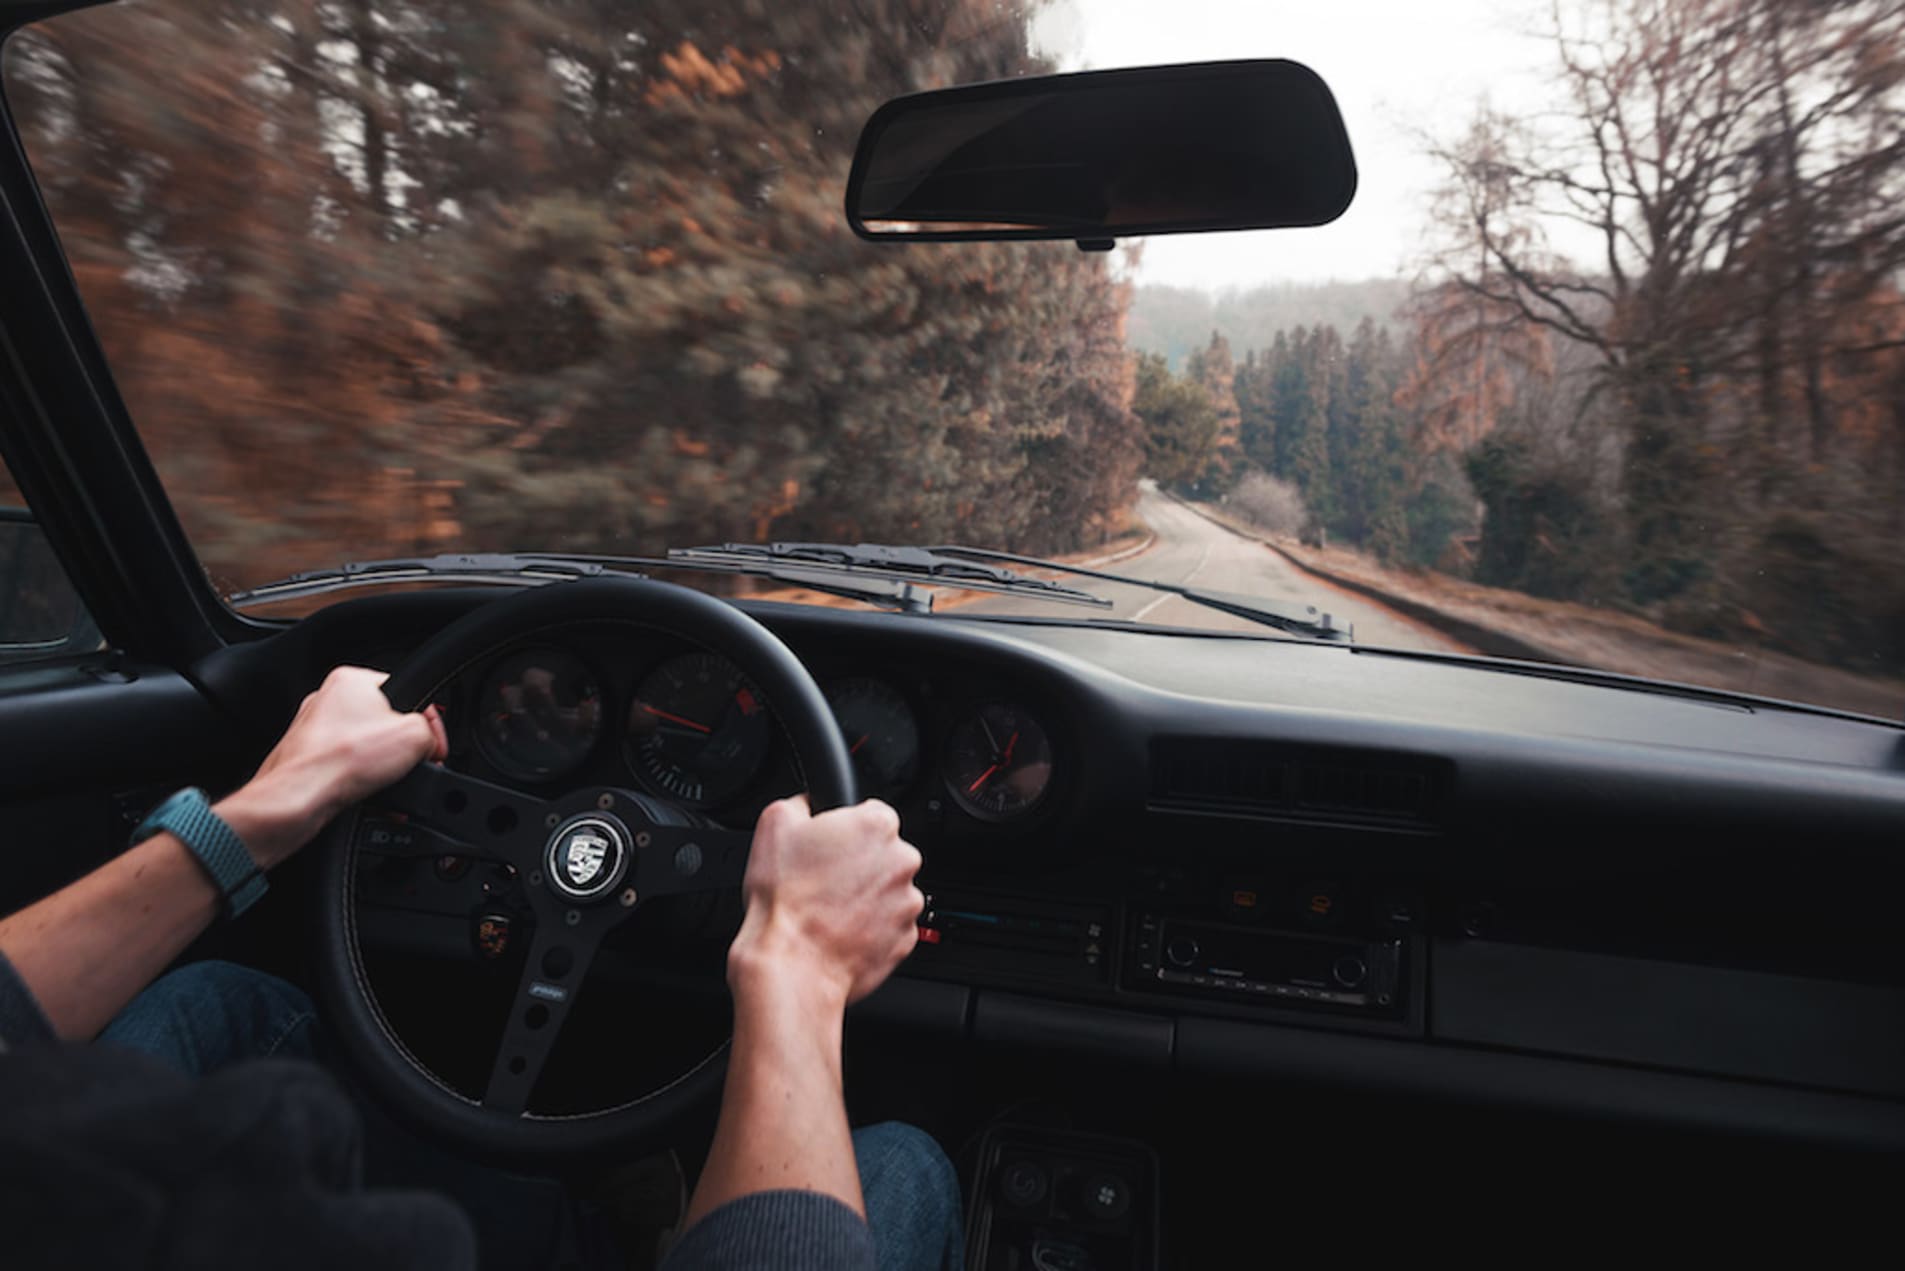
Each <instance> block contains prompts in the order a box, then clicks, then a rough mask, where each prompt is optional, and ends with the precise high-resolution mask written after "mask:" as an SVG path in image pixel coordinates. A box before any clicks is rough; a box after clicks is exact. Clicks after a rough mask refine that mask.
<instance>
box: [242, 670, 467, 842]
mask: <svg viewBox="0 0 1905 1271" xmlns="http://www.w3.org/2000/svg"><path fill="white" fill-rule="evenodd" d="M388 678H389V677H388V676H386V675H385V674H384V673H383V672H381V671H372V670H367V669H365V668H364V667H361V666H340V667H337V668H335V669H334V670H332V672H331V673H330V674H329V675H327V676H325V677H324V683H323V684H322V685H320V686H319V687H318V690H317V691H316V692H315V693H312V694H310V695H309V696H307V697H306V698H305V699H304V703H303V705H301V706H299V707H298V713H297V715H296V717H295V718H293V719H292V721H291V726H290V727H289V728H288V729H286V730H285V734H284V736H283V737H282V738H281V739H280V740H279V742H278V744H277V745H276V746H274V747H273V748H272V751H271V753H270V754H269V755H267V756H266V757H265V761H264V763H263V764H261V765H259V768H258V772H257V774H256V775H255V776H253V777H252V779H251V780H250V781H249V782H247V783H246V784H245V785H244V786H243V787H242V788H241V789H239V790H237V791H235V792H234V793H233V794H232V795H231V796H230V797H229V798H227V799H225V800H223V801H221V803H220V804H219V812H220V814H221V815H223V816H225V818H226V819H227V821H229V822H230V823H231V824H232V827H233V828H234V829H236V830H237V831H238V833H239V836H240V837H241V838H243V839H244V841H245V846H247V847H248V848H250V849H251V854H252V856H253V857H254V858H256V859H257V861H258V865H259V868H261V869H270V868H271V867H272V866H273V865H276V864H277V863H278V862H280V861H282V860H284V859H285V858H286V857H288V856H290V855H291V854H292V853H293V852H295V851H297V850H298V849H299V848H300V847H303V846H304V845H305V844H306V843H308V842H310V841H311V839H312V838H314V837H315V836H316V835H317V832H318V831H319V830H321V829H323V828H324V824H325V822H327V821H329V820H330V819H331V818H332V817H335V816H336V815H338V814H339V813H340V812H342V811H343V810H344V809H345V808H347V807H349V806H351V805H352V804H354V803H356V802H358V801H359V800H360V799H363V798H364V797H366V796H367V795H370V794H373V793H375V792H376V791H378V790H381V789H383V788H384V787H385V786H388V785H390V784H391V783H392V782H394V781H396V780H397V779H398V778H399V777H401V776H403V775H404V774H405V773H406V772H409V771H410V770H411V769H412V768H414V767H416V766H417V765H418V764H419V763H421V762H423V761H424V760H426V759H436V760H441V759H442V758H443V757H444V755H445V754H447V753H448V751H449V742H448V740H447V738H446V736H445V734H444V731H443V721H442V720H441V719H440V718H438V716H437V711H436V707H434V706H430V707H426V708H425V709H424V710H422V711H421V712H417V713H405V712H401V711H398V710H395V709H394V708H392V706H391V705H390V702H389V700H388V699H387V698H385V696H384V690H383V684H384V681H385V680H386V679H388Z"/></svg>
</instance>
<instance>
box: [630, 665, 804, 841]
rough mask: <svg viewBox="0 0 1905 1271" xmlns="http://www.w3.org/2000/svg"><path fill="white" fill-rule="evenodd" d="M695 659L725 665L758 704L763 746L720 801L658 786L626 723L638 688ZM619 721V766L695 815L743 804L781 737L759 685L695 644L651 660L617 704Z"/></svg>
mask: <svg viewBox="0 0 1905 1271" xmlns="http://www.w3.org/2000/svg"><path fill="white" fill-rule="evenodd" d="M696 657H710V658H714V659H716V660H717V661H720V662H723V663H725V664H726V665H727V666H728V668H729V669H730V670H732V671H733V672H734V673H735V674H737V675H739V676H740V677H741V680H742V682H743V683H745V684H746V685H747V686H748V687H749V688H750V689H751V690H752V691H753V693H754V695H755V697H756V699H757V700H759V701H760V703H761V713H762V720H763V727H764V729H765V732H766V743H765V744H764V745H763V747H762V749H761V754H760V757H759V758H758V759H757V760H756V761H755V762H754V764H753V767H752V769H751V771H749V772H748V774H747V776H746V778H745V779H744V780H742V781H741V782H740V783H739V784H738V785H736V786H735V788H734V792H733V793H732V794H728V795H725V796H723V797H721V798H708V797H705V796H704V797H701V798H690V797H688V796H687V795H683V794H678V793H676V792H675V791H673V790H670V789H669V788H668V787H667V786H666V785H664V784H662V781H661V779H660V778H659V777H657V776H656V775H655V774H654V773H652V772H650V771H649V770H648V766H647V764H646V763H644V762H643V757H642V754H641V750H640V748H639V747H638V745H637V744H636V739H635V736H634V734H633V732H632V730H631V729H630V728H629V720H630V718H631V717H632V716H633V714H634V712H635V703H636V702H638V701H640V700H641V698H642V685H644V684H646V683H648V681H649V680H650V679H652V678H653V677H654V676H655V674H656V673H657V672H658V671H660V670H661V669H662V668H663V667H665V666H667V665H669V664H670V663H673V662H679V661H683V660H685V659H688V658H696ZM619 718H620V720H621V745H620V749H621V752H622V766H623V767H624V768H626V769H627V770H628V772H629V773H630V774H631V775H632V776H633V777H634V778H635V780H636V781H637V782H639V783H640V784H641V786H642V788H643V789H645V790H647V791H648V792H649V793H651V794H653V795H655V796H656V797H657V798H661V799H666V800H668V802H670V803H672V804H674V805H676V806H677V807H683V808H689V809H692V810H693V811H696V812H708V811H718V810H720V809H723V808H730V807H736V806H738V805H740V804H743V803H745V802H746V801H747V799H748V797H749V795H750V794H751V793H752V791H753V790H754V788H755V787H756V786H758V785H759V784H760V782H761V778H762V777H763V776H764V775H766V774H767V773H768V772H769V771H770V770H771V769H772V768H773V762H774V756H775V750H776V748H777V742H776V740H775V739H776V738H777V737H778V736H780V734H781V729H780V721H779V720H778V719H777V718H775V716H774V710H773V708H772V707H771V706H769V705H768V704H767V699H766V697H765V696H764V695H763V694H762V693H761V690H760V686H759V685H757V684H755V683H754V681H753V680H750V679H748V677H747V674H746V672H744V671H742V670H741V668H740V667H739V666H736V665H735V664H734V662H733V661H732V660H731V659H729V658H727V657H724V656H722V655H721V654H719V653H716V652H715V651H714V650H713V649H704V648H701V647H700V646H698V645H688V646H684V647H680V648H675V649H670V650H667V651H665V652H662V653H661V654H660V655H659V656H657V657H653V658H651V659H650V660H649V661H648V662H647V663H646V664H645V665H644V666H643V667H642V669H641V671H640V672H639V673H638V674H637V675H636V676H635V677H634V680H633V682H632V683H631V684H630V685H629V689H628V697H627V700H626V701H625V702H623V703H622V704H621V714H620V716H619Z"/></svg>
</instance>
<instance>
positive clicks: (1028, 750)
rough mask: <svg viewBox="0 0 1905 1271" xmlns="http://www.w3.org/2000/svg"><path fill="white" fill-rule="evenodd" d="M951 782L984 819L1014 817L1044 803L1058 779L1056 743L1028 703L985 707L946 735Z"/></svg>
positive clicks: (948, 782)
mask: <svg viewBox="0 0 1905 1271" xmlns="http://www.w3.org/2000/svg"><path fill="white" fill-rule="evenodd" d="M945 776H946V785H947V786H948V787H949V788H950V789H951V791H952V796H953V800H954V802H956V803H958V804H959V806H960V807H962V808H964V809H965V810H966V811H968V812H970V813H971V814H972V815H974V816H976V817H978V818H979V819H980V820H982V821H1010V820H1013V819H1014V818H1016V817H1020V816H1024V815H1025V814H1026V813H1028V812H1030V811H1031V810H1032V809H1033V808H1035V807H1037V806H1038V803H1039V800H1041V799H1043V798H1044V797H1045V791H1046V789H1047V788H1048V787H1049V786H1050V785H1051V782H1052V743H1051V741H1050V739H1049V738H1047V737H1046V735H1045V729H1044V728H1043V727H1042V726H1041V725H1040V724H1039V722H1038V721H1037V720H1036V719H1034V718H1032V715H1031V713H1030V712H1029V711H1027V710H1025V709H1024V708H1022V707H1018V706H1012V705H1009V704H1007V703H1004V702H994V703H991V704H989V705H986V706H981V707H980V708H979V709H978V710H976V711H974V712H973V713H972V714H970V715H968V716H966V717H965V718H964V719H962V720H961V721H960V722H959V723H958V724H956V725H954V726H953V730H952V733H951V734H950V735H949V736H948V737H947V738H946V759H945Z"/></svg>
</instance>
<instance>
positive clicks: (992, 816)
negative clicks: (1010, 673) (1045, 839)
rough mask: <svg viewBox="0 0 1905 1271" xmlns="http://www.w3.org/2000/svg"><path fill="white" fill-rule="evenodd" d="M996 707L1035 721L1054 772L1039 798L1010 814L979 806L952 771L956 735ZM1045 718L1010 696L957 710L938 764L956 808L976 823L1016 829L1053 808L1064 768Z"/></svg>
mask: <svg viewBox="0 0 1905 1271" xmlns="http://www.w3.org/2000/svg"><path fill="white" fill-rule="evenodd" d="M993 707H1004V708H1006V709H1007V710H1011V711H1016V712H1017V713H1018V714H1020V715H1022V716H1024V717H1025V718H1026V719H1029V720H1031V721H1032V723H1033V724H1035V725H1036V726H1037V727H1038V730H1039V732H1040V733H1041V734H1043V735H1044V737H1045V749H1046V751H1047V753H1049V754H1050V755H1051V764H1052V771H1051V774H1050V775H1049V776H1047V777H1046V778H1045V784H1044V785H1043V786H1041V787H1040V788H1039V792H1038V796H1037V797H1036V798H1034V799H1033V800H1032V801H1031V802H1030V803H1027V804H1025V805H1024V806H1023V807H1019V808H1015V809H1013V810H1011V811H1009V812H1001V811H995V810H993V809H991V808H988V807H984V806H982V805H980V804H978V803H975V802H974V801H973V800H972V798H971V796H969V795H968V794H967V793H966V792H965V791H964V790H963V789H961V788H960V785H959V783H958V782H957V781H955V780H953V777H952V773H951V772H950V771H949V768H950V767H951V765H952V762H953V759H952V739H953V735H954V734H955V733H957V732H958V731H959V730H960V729H961V728H963V727H964V726H966V725H967V724H968V723H970V722H972V721H974V720H976V719H978V718H979V716H980V715H981V714H982V713H983V712H985V711H987V710H989V709H991V708H993ZM1045 718H1046V717H1045V715H1044V714H1043V713H1042V712H1040V711H1038V710H1035V709H1033V708H1032V707H1031V706H1028V705H1026V704H1025V703H1024V702H1023V701H1015V700H1014V699H1012V698H1008V697H987V698H983V699H980V700H977V701H973V702H971V703H969V704H966V705H963V706H961V707H960V708H959V709H957V710H956V711H955V712H954V713H953V715H952V717H951V719H950V720H949V722H948V723H947V725H946V728H945V731H944V732H943V733H942V734H941V735H940V738H939V756H938V760H939V762H938V763H937V765H935V766H936V769H937V771H938V773H939V780H940V784H941V785H943V786H944V787H945V788H946V793H947V795H948V796H950V797H951V799H952V801H953V806H954V807H956V808H958V809H959V810H960V811H961V812H963V813H965V814H966V815H967V816H969V817H971V818H972V819H973V820H975V821H980V822H983V823H985V824H987V825H1012V826H1019V825H1024V824H1027V823H1029V822H1031V821H1032V820H1033V818H1035V817H1037V816H1038V815H1040V814H1041V813H1043V812H1044V811H1045V810H1046V809H1047V808H1049V807H1050V806H1051V805H1052V798H1053V792H1054V791H1055V790H1056V789H1057V787H1058V782H1059V779H1060V776H1061V774H1062V772H1063V767H1062V766H1061V764H1060V763H1059V745H1058V741H1057V740H1056V736H1055V734H1054V733H1053V731H1052V727H1051V725H1050V724H1047V723H1046V722H1045Z"/></svg>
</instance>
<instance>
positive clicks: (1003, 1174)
mask: <svg viewBox="0 0 1905 1271" xmlns="http://www.w3.org/2000/svg"><path fill="white" fill-rule="evenodd" d="M1051 1186H1052V1180H1051V1178H1050V1176H1049V1175H1047V1174H1046V1172H1045V1170H1044V1168H1043V1167H1042V1166H1040V1165H1038V1164H1036V1163H1035V1162H1032V1161H1017V1162H1014V1163H1013V1164H1011V1165H1008V1166H1006V1168H1005V1169H1003V1170H1001V1171H1000V1172H999V1194H1000V1195H1002V1196H1003V1197H1005V1203H1006V1204H1008V1205H1012V1206H1014V1207H1016V1208H1019V1209H1029V1208H1031V1207H1032V1206H1033V1205H1036V1204H1038V1203H1039V1202H1040V1201H1042V1200H1044V1199H1045V1194H1046V1193H1047V1192H1048V1191H1050V1190H1051Z"/></svg>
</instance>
